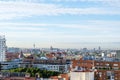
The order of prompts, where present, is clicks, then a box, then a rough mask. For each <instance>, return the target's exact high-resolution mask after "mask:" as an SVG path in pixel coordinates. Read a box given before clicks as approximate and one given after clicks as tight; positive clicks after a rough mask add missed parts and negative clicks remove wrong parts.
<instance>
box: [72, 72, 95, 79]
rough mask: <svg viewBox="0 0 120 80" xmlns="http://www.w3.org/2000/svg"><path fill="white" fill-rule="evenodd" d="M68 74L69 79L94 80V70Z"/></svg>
mask: <svg viewBox="0 0 120 80" xmlns="http://www.w3.org/2000/svg"><path fill="white" fill-rule="evenodd" d="M70 76H71V77H70V80H94V72H86V71H85V72H83V71H78V72H71V73H70Z"/></svg>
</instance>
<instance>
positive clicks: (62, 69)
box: [33, 64, 68, 73]
mask: <svg viewBox="0 0 120 80" xmlns="http://www.w3.org/2000/svg"><path fill="white" fill-rule="evenodd" d="M33 67H37V68H40V69H43V68H44V69H47V70H50V71H57V72H64V73H67V72H68V65H67V64H63V65H60V64H55V65H53V64H33Z"/></svg>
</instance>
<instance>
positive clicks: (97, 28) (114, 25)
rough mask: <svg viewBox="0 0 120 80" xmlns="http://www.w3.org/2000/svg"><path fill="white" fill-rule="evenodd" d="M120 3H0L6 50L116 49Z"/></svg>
mask: <svg viewBox="0 0 120 80" xmlns="http://www.w3.org/2000/svg"><path fill="white" fill-rule="evenodd" d="M119 4H120V0H0V35H5V37H6V42H7V46H8V47H26V48H30V47H33V44H35V45H36V47H40V48H42V47H50V46H53V47H58V48H84V47H87V48H94V47H95V48H96V47H98V46H101V47H102V48H112V49H113V48H114V49H120V46H119V45H120V5H119Z"/></svg>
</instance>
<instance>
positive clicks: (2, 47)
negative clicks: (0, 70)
mask: <svg viewBox="0 0 120 80" xmlns="http://www.w3.org/2000/svg"><path fill="white" fill-rule="evenodd" d="M5 53H6V39H5V36H0V62H3V61H6V56H5Z"/></svg>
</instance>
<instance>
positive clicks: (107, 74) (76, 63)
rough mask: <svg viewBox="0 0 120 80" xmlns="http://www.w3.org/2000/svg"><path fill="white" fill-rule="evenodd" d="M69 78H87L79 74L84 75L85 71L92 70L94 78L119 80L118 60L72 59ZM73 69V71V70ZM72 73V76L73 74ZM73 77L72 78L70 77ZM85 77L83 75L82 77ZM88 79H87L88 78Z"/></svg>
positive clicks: (98, 79) (79, 79)
mask: <svg viewBox="0 0 120 80" xmlns="http://www.w3.org/2000/svg"><path fill="white" fill-rule="evenodd" d="M71 70H72V75H71V80H74V79H75V77H74V76H75V75H77V76H78V77H77V76H76V78H78V79H75V80H87V79H81V75H83V76H85V74H86V73H85V72H86V71H87V72H90V71H93V72H94V80H120V75H119V73H120V62H114V61H93V60H82V59H80V60H73V61H72V67H71ZM73 71H75V72H73ZM73 75H74V76H73ZM72 77H74V78H72ZM83 78H85V77H83ZM88 80H89V79H88Z"/></svg>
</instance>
